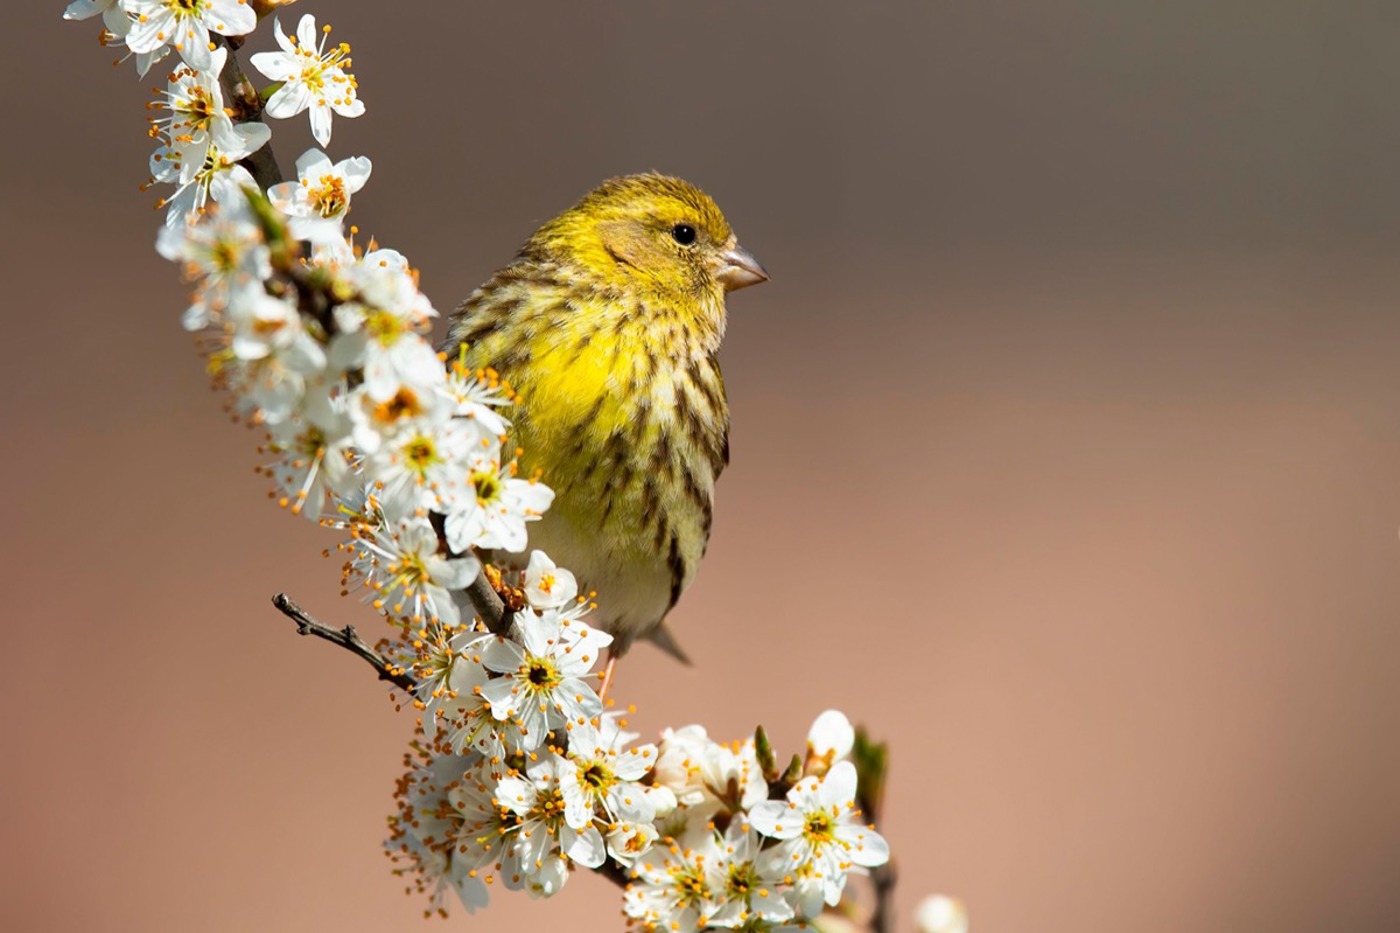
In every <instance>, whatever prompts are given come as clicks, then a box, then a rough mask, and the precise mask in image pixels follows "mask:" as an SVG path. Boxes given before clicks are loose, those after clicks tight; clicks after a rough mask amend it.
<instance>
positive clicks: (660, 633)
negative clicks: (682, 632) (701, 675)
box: [647, 619, 694, 665]
mask: <svg viewBox="0 0 1400 933" xmlns="http://www.w3.org/2000/svg"><path fill="white" fill-rule="evenodd" d="M647 639H648V640H649V641H650V642H651V643H652V644H653V645H655V646H656V647H658V648H660V649H661V650H662V651H664V652H666V653H667V654H669V655H670V656H671V657H673V658H675V659H676V660H677V661H679V662H681V663H682V664H686V665H690V664H693V663H694V662H693V661H691V660H690V655H688V654H686V653H685V649H683V648H682V647H681V645H680V642H678V641H676V633H675V632H673V631H671V626H670V625H668V624H667V623H666V621H665V620H664V619H663V620H662V621H661V624H660V625H658V626H657V627H656V628H654V629H652V630H651V633H650V634H648V635H647Z"/></svg>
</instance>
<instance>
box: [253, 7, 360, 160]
mask: <svg viewBox="0 0 1400 933" xmlns="http://www.w3.org/2000/svg"><path fill="white" fill-rule="evenodd" d="M325 32H326V34H329V32H330V27H329V26H327V27H326V29H325ZM274 35H276V37H277V44H278V45H279V46H281V48H282V51H280V52H259V53H258V54H257V55H254V56H253V57H252V58H250V59H249V61H250V62H251V63H252V65H253V67H254V68H256V69H258V70H259V71H261V72H262V73H263V74H264V75H265V76H267V77H268V78H270V79H271V80H273V81H281V82H282V86H281V87H280V88H278V89H277V92H276V93H274V94H273V95H272V97H271V98H270V99H269V100H268V102H267V107H266V112H267V115H268V116H270V117H275V118H277V119H284V118H286V117H294V116H296V115H297V114H299V113H301V112H302V111H303V110H310V111H311V135H313V136H315V137H316V142H318V143H320V144H321V145H322V146H326V145H329V144H330V141H331V117H332V115H333V114H339V115H340V116H342V117H358V116H359V115H360V114H362V113H364V112H365V105H364V103H362V102H361V101H360V100H359V98H358V97H357V96H356V83H355V76H354V75H353V74H350V73H349V72H347V71H346V70H345V69H346V68H348V67H349V66H350V58H349V55H350V46H348V45H346V44H344V43H341V44H339V45H334V46H331V47H330V49H329V50H327V49H326V38H327V35H318V33H317V31H316V17H314V16H312V15H311V14H309V13H308V14H306V15H305V16H303V17H302V18H301V22H300V23H298V24H297V31H296V35H295V36H289V35H287V34H286V33H284V32H283V31H282V24H281V23H280V22H278V23H276V26H275V30H274Z"/></svg>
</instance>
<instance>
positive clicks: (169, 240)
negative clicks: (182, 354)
mask: <svg viewBox="0 0 1400 933" xmlns="http://www.w3.org/2000/svg"><path fill="white" fill-rule="evenodd" d="M156 250H157V251H158V252H159V253H160V254H161V255H162V256H164V257H165V258H166V259H169V260H170V261H172V262H182V263H184V264H185V273H186V275H187V276H188V277H189V278H191V279H193V280H195V281H197V282H198V289H197V291H196V292H195V300H194V302H193V303H192V304H191V305H190V307H189V310H187V311H186V312H185V315H184V317H183V318H182V323H183V324H184V326H185V328H186V329H187V330H201V329H203V328H205V327H208V326H209V325H210V324H211V323H213V322H214V320H215V319H217V318H218V317H219V315H220V313H221V312H222V310H223V309H224V307H225V306H226V305H227V304H228V300H229V298H230V296H231V295H233V294H235V293H238V292H241V291H242V290H243V289H245V288H248V287H249V286H254V285H256V284H258V283H261V282H263V281H264V280H266V279H267V278H268V277H270V276H271V275H272V265H271V262H270V261H269V258H268V250H267V246H266V244H265V243H264V242H263V236H262V231H261V230H260V229H259V228H258V226H257V224H256V223H254V222H253V216H252V213H251V212H250V211H249V209H248V202H247V200H246V199H244V198H234V199H231V200H229V201H228V202H227V203H225V204H221V205H219V207H218V209H217V210H212V211H210V212H209V213H208V214H207V215H206V216H205V217H204V219H203V220H202V221H201V222H200V223H197V224H181V225H179V226H175V227H162V228H161V231H160V235H159V236H158V237H157V238H156Z"/></svg>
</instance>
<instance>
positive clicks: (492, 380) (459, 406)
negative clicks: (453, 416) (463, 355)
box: [443, 358, 512, 435]
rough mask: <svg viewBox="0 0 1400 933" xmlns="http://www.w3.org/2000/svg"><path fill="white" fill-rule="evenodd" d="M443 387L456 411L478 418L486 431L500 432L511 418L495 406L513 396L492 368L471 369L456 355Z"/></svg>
mask: <svg viewBox="0 0 1400 933" xmlns="http://www.w3.org/2000/svg"><path fill="white" fill-rule="evenodd" d="M443 391H444V392H445V393H446V394H447V397H448V398H450V399H451V400H452V402H453V404H454V405H456V413H457V414H458V415H460V416H461V417H463V418H472V419H474V420H476V421H478V422H479V423H480V424H481V427H482V430H484V431H486V432H487V433H488V434H497V435H501V434H505V433H506V432H507V431H508V430H509V429H510V422H509V421H507V420H506V419H505V418H504V417H503V416H502V415H501V413H500V412H498V411H496V409H497V408H501V407H504V406H506V405H510V404H512V396H511V394H510V392H509V390H508V389H507V388H506V387H505V386H503V385H502V384H501V381H500V379H499V377H497V376H496V374H495V373H494V372H492V371H489V370H484V369H483V370H473V369H470V368H469V367H467V365H466V364H465V363H464V362H463V361H462V360H461V359H460V358H458V359H456V360H453V361H452V366H451V368H450V369H449V371H448V374H447V384H446V385H445V386H444V389H443Z"/></svg>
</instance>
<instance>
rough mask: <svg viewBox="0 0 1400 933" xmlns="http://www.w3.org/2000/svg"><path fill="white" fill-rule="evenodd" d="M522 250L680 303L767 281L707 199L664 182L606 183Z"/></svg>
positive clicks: (655, 178)
mask: <svg viewBox="0 0 1400 933" xmlns="http://www.w3.org/2000/svg"><path fill="white" fill-rule="evenodd" d="M525 249H526V252H527V253H532V254H535V255H538V256H540V257H542V258H548V259H552V260H555V261H558V262H562V263H565V264H567V265H571V266H574V267H577V268H580V269H582V270H583V271H585V272H586V273H587V274H588V275H590V276H596V277H597V278H598V279H599V280H600V281H601V282H603V283H605V284H607V285H611V286H616V287H619V288H624V289H629V290H634V289H640V290H642V291H645V292H651V293H653V294H658V295H660V296H663V297H672V298H677V299H680V300H686V299H689V300H694V299H696V298H699V299H702V300H703V299H706V298H710V299H713V300H715V301H719V300H721V299H722V298H723V296H724V293H725V292H731V291H734V290H735V289H739V288H745V287H746V286H749V285H757V284H758V283H759V282H763V281H766V280H767V279H768V273H766V272H765V271H764V270H763V267H762V266H761V265H759V263H758V260H756V259H754V257H753V255H752V254H751V253H750V252H749V251H748V250H746V249H744V248H743V247H741V246H740V245H739V243H738V240H737V239H736V238H735V236H734V231H733V230H731V229H730V227H729V223H728V221H726V220H725V219H724V215H723V214H721V213H720V210H719V207H718V206H716V205H715V202H714V201H713V200H712V199H711V198H710V196H709V195H707V194H706V193H705V192H703V191H701V190H700V189H699V188H697V187H695V186H694V185H692V184H690V183H689V182H686V181H682V180H681V179H679V178H671V177H668V176H666V175H657V174H644V175H627V176H624V177H622V178H613V179H610V180H608V181H605V182H604V183H603V184H601V185H599V186H598V187H597V188H595V189H594V190H592V191H590V192H589V193H588V194H586V195H584V197H583V199H582V200H580V201H579V202H578V203H577V204H575V205H574V206H573V207H571V208H569V209H568V210H567V211H565V212H564V213H562V214H560V215H559V216H558V217H556V218H554V220H551V221H550V222H549V223H547V224H545V225H544V226H543V227H541V228H540V229H539V230H538V231H537V232H536V233H535V235H534V236H533V237H531V238H530V241H529V243H527V244H526V247H525Z"/></svg>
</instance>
